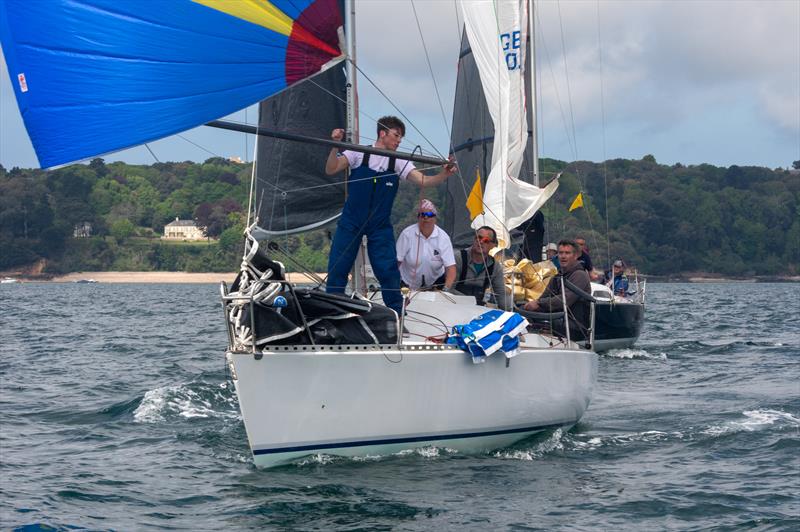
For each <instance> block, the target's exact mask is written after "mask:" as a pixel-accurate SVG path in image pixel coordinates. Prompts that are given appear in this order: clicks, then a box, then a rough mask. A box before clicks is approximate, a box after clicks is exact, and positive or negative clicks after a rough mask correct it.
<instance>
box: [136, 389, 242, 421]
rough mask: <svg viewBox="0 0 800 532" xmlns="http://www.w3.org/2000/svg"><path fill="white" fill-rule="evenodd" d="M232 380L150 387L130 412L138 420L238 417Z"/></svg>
mask: <svg viewBox="0 0 800 532" xmlns="http://www.w3.org/2000/svg"><path fill="white" fill-rule="evenodd" d="M230 388H231V384H230V383H227V382H223V383H220V384H212V383H208V382H192V383H189V384H179V385H175V386H162V387H160V388H156V389H154V390H149V391H147V392H146V393H145V394H144V397H142V401H141V403H139V406H138V407H137V408H136V410H134V412H133V419H134V421H135V422H137V423H162V422H164V421H169V420H173V419H179V418H183V419H197V418H200V419H209V418H222V419H240V418H241V416H240V414H239V409H238V405H237V404H236V394H234V393H233V391H232V390H231V389H230Z"/></svg>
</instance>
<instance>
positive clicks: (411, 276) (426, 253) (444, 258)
mask: <svg viewBox="0 0 800 532" xmlns="http://www.w3.org/2000/svg"><path fill="white" fill-rule="evenodd" d="M397 261H398V262H399V263H400V277H401V278H402V279H403V282H404V283H406V284H407V285H408V286H410V287H411V288H412V289H414V290H416V289H418V288H420V287H421V286H422V278H423V277H424V278H425V286H431V285H432V284H433V283H434V282H435V281H436V279H438V278H439V277H441V276H442V274H444V269H445V268H446V267H447V266H454V265H455V263H456V258H455V256H454V255H453V244H452V242H450V237H449V236H447V233H446V232H444V230H442V229H441V228H440V227H439V226H438V225H437V226H435V227H434V228H433V232H432V233H431V236H429V237H428V238H425V236H424V235H423V234H422V233H420V231H419V225H417V224H414V225H409V226H408V227H406V228H405V229H403V232H402V233H400V236H398V237H397Z"/></svg>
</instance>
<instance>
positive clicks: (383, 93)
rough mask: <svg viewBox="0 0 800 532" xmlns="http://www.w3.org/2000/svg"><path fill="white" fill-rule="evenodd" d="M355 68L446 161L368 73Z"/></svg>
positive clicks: (357, 67) (443, 157)
mask: <svg viewBox="0 0 800 532" xmlns="http://www.w3.org/2000/svg"><path fill="white" fill-rule="evenodd" d="M348 61H350V59H348ZM353 66H354V67H355V68H356V70H358V72H359V73H360V74H361V75H362V76H364V78H365V79H366V80H367V81H369V83H370V85H372V86H373V87H374V88H375V90H377V91H378V93H380V95H381V96H383V97H384V98H385V99H386V101H387V102H389V104H390V105H391V106H392V107H394V110H395V111H397V112H398V113H400V116H402V117H403V118H404V119H405V120H406V121H407V122H408V125H410V126H411V127H412V128H413V129H414V131H416V132H417V133H419V134H420V136H421V137H422V138H423V139H425V142H427V143H428V144H430V146H431V148H433V151H434V152H435V153H436V155H438V156H439V157H441V158H442V159H446V157H445V156H444V155H442V153H441V152H440V151H439V150H437V149H436V146H435V145H434V144H433V142H431V141H430V139H428V137H426V136H425V135H424V134H423V133H422V131H420V130H419V128H418V127H417V126H416V125H415V124H414V122H413V121H412V120H411V119H410V118H409V117H408V116H406V114H405V113H404V112H403V111H401V110H400V108H399V107H397V105H395V103H394V102H393V101H392V100H391V98H389V96H387V95H386V93H385V92H383V90H381V88H380V87H378V85H376V84H375V82H374V81H372V78H370V77H369V76H368V75H367V73H366V72H364V71H363V70H361V67H359V66H358V65H357V64H356V63H353Z"/></svg>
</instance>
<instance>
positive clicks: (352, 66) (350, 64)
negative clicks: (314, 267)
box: [344, 0, 367, 295]
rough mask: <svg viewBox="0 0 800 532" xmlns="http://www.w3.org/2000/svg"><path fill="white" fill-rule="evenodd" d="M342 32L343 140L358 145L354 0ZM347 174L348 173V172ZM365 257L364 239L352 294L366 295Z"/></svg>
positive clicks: (350, 0) (348, 4)
mask: <svg viewBox="0 0 800 532" xmlns="http://www.w3.org/2000/svg"><path fill="white" fill-rule="evenodd" d="M344 31H345V39H346V41H347V86H346V91H347V127H346V129H345V138H346V139H347V140H348V141H349V142H351V143H354V144H357V143H358V138H359V135H358V96H357V94H358V93H357V91H356V88H357V80H356V3H355V0H344ZM348 173H349V171H348ZM366 256H367V247H366V245H365V244H364V238H363V237H362V239H361V242H360V243H359V246H358V255H356V260H355V262H354V263H353V272H352V276H353V292H357V293H360V294H362V295H366V292H367V277H366V262H367V261H366Z"/></svg>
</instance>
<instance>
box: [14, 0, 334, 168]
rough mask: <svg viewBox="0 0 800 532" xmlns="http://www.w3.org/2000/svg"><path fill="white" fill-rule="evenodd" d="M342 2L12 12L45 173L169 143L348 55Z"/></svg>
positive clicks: (156, 4)
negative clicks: (342, 37) (343, 48)
mask: <svg viewBox="0 0 800 532" xmlns="http://www.w3.org/2000/svg"><path fill="white" fill-rule="evenodd" d="M341 25H342V18H341V14H340V10H339V5H338V2H337V0H269V1H268V0H261V1H258V2H253V1H247V2H245V1H241V2H234V1H227V0H197V1H193V0H169V1H163V2H162V1H132V2H123V1H119V0H2V2H0V40H2V45H3V53H4V55H5V58H6V63H7V64H8V70H9V74H10V76H11V82H12V85H13V86H14V91H15V93H16V96H17V103H18V105H19V108H20V112H21V114H22V118H23V120H24V122H25V127H26V128H27V130H28V133H29V135H30V137H31V142H32V143H33V146H34V148H35V150H36V154H37V156H38V158H39V163H40V165H41V166H42V167H50V166H54V165H58V164H64V163H67V162H71V161H75V160H79V159H84V158H87V157H92V156H95V155H100V154H104V153H108V152H111V151H116V150H120V149H123V148H127V147H130V146H135V145H138V144H142V143H144V142H148V141H151V140H155V139H159V138H163V137H166V136H169V135H172V134H175V133H178V132H180V131H184V130H187V129H190V128H192V127H195V126H198V125H200V124H203V123H205V122H207V121H209V120H212V119H215V118H220V117H222V116H225V115H227V114H230V113H232V112H235V111H237V110H239V109H242V108H244V107H247V106H248V105H251V104H253V103H256V102H258V101H260V100H262V99H264V98H266V97H267V96H269V95H272V94H275V93H276V92H278V91H280V90H282V89H284V88H286V87H287V86H289V85H292V84H293V83H295V82H297V81H299V80H302V79H304V78H306V77H308V76H310V75H313V74H314V73H316V72H318V71H319V70H320V69H321V67H322V66H323V65H325V64H326V63H329V62H331V61H332V60H333V59H335V58H337V57H339V56H340V55H341V52H340V48H339V37H338V34H337V29H338V28H339V27H340V26H341Z"/></svg>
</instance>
